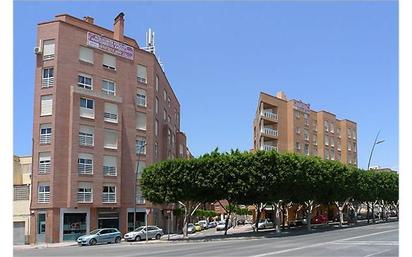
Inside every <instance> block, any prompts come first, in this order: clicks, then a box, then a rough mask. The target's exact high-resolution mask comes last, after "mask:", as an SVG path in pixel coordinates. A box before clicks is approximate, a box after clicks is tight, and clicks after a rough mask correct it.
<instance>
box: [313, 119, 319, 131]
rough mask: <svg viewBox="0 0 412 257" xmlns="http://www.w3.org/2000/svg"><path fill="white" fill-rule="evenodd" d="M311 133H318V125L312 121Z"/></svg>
mask: <svg viewBox="0 0 412 257" xmlns="http://www.w3.org/2000/svg"><path fill="white" fill-rule="evenodd" d="M313 131H315V132H316V131H318V123H317V121H313Z"/></svg>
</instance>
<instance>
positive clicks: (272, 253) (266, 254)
mask: <svg viewBox="0 0 412 257" xmlns="http://www.w3.org/2000/svg"><path fill="white" fill-rule="evenodd" d="M397 230H399V229H391V230H387V231H382V232H376V233H371V234H367V235H361V236H354V237H348V238H345V239H339V240H333V241H329V242H322V243H319V244H313V245H306V246H301V247H296V248H290V249H286V250H281V251H273V252H268V253H262V254H258V255H252V256H250V257H263V256H268V255H275V254H280V253H287V252H292V251H298V250H302V249H306V248H312V247H317V246H321V245H325V244H333V243H336V242H341V241H347V240H352V239H357V238H362V237H368V236H374V235H379V234H384V233H389V232H393V231H397Z"/></svg>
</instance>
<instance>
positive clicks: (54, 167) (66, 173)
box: [30, 13, 188, 243]
mask: <svg viewBox="0 0 412 257" xmlns="http://www.w3.org/2000/svg"><path fill="white" fill-rule="evenodd" d="M124 26H125V22H124V14H123V13H120V14H119V15H118V16H117V17H116V18H115V20H114V27H113V30H109V29H106V28H103V27H100V26H98V25H96V24H95V23H94V19H93V18H92V17H85V18H84V19H78V18H76V17H72V16H70V15H67V14H62V15H57V16H55V19H54V20H51V21H47V22H42V23H39V24H38V26H37V40H36V42H37V44H36V45H37V47H36V48H35V49H34V51H35V55H36V68H35V94H34V122H33V176H32V185H33V186H32V198H31V199H32V200H31V212H32V215H31V236H30V241H31V242H32V243H38V242H61V241H64V240H75V239H76V238H77V237H78V236H79V235H81V234H84V233H88V232H89V231H91V230H94V229H96V228H101V227H115V228H118V229H120V231H121V232H122V233H126V232H127V231H130V230H132V229H133V226H134V220H133V217H134V210H135V207H136V211H137V215H136V224H137V225H141V224H144V222H145V219H146V218H145V217H146V215H145V213H146V212H145V211H146V209H150V210H151V211H150V214H149V215H148V223H149V224H156V225H159V226H161V227H162V226H163V227H164V224H165V215H166V214H165V212H164V211H163V209H164V206H156V205H153V204H151V203H149V202H147V201H145V199H144V198H143V196H142V194H141V191H140V186H139V177H140V174H141V172H142V171H143V169H144V168H145V167H146V166H147V165H150V164H153V163H155V162H158V161H160V160H165V159H170V158H187V156H188V150H187V145H186V136H185V134H184V133H183V132H181V131H180V104H179V101H178V99H177V97H176V95H175V94H174V92H173V89H172V87H171V86H170V84H169V81H168V79H167V77H166V75H165V73H164V71H163V70H162V67H161V66H160V64H159V62H158V60H157V58H156V56H155V54H154V52H153V51H150V50H148V48H146V47H141V46H139V45H138V43H137V42H136V40H134V39H132V38H130V37H127V36H126V35H124ZM136 173H137V175H136ZM136 176H137V185H138V186H137V188H136V190H134V189H135V188H134V187H135V184H136V180H135V177H136ZM135 191H136V194H135V193H134V192H135ZM135 198H136V202H137V205H136V206H135V205H134V202H135Z"/></svg>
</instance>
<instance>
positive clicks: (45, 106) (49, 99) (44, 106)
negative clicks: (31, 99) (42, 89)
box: [40, 95, 53, 116]
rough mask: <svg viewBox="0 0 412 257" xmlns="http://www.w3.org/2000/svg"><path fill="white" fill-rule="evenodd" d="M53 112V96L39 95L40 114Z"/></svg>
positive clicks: (44, 114) (45, 114)
mask: <svg viewBox="0 0 412 257" xmlns="http://www.w3.org/2000/svg"><path fill="white" fill-rule="evenodd" d="M52 114H53V96H52V95H43V96H41V106H40V116H47V115H52Z"/></svg>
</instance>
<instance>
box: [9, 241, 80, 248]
mask: <svg viewBox="0 0 412 257" xmlns="http://www.w3.org/2000/svg"><path fill="white" fill-rule="evenodd" d="M64 246H77V243H76V242H75V241H71V242H63V243H47V244H46V243H42V244H31V245H13V250H27V249H42V248H54V247H64Z"/></svg>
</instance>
